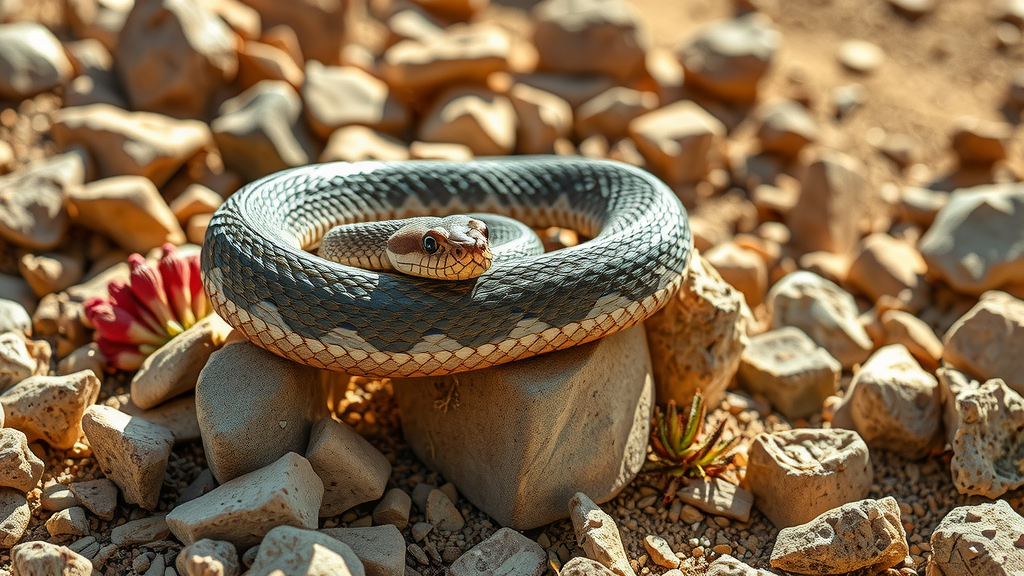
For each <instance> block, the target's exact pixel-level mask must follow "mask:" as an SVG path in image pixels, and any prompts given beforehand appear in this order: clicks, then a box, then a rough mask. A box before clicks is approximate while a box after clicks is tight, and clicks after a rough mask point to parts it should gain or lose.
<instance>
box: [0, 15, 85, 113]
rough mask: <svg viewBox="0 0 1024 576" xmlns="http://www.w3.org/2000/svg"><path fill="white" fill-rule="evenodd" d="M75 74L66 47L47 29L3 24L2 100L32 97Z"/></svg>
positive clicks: (32, 24) (0, 45)
mask: <svg viewBox="0 0 1024 576" xmlns="http://www.w3.org/2000/svg"><path fill="white" fill-rule="evenodd" d="M72 73H73V69H72V67H71V62H70V61H69V60H68V57H67V54H66V53H65V52H64V47H63V46H61V43H60V41H59V40H57V38H56V37H55V36H54V35H53V33H51V32H50V31H49V29H47V28H46V26H43V25H42V24H39V23H38V22H18V23H16V24H4V25H0V97H3V98H6V99H8V100H22V99H24V98H30V97H32V96H35V95H36V94H39V93H40V92H45V91H47V90H51V89H53V88H56V87H57V86H60V85H62V84H65V83H66V82H67V81H68V80H70V79H71V75H72Z"/></svg>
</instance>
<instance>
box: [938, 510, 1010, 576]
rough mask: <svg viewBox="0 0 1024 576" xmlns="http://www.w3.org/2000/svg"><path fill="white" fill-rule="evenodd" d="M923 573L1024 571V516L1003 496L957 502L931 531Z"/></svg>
mask: <svg viewBox="0 0 1024 576" xmlns="http://www.w3.org/2000/svg"><path fill="white" fill-rule="evenodd" d="M930 543H931V547H932V556H931V558H929V561H928V569H927V572H925V574H926V576H945V575H951V574H971V575H974V576H1011V575H1013V574H1020V573H1021V572H1024V518H1022V517H1021V515H1020V514H1018V513H1016V512H1014V510H1013V508H1011V507H1010V505H1009V504H1008V503H1007V502H1006V501H1005V500H996V501H995V502H986V503H982V504H978V505H977V506H960V507H958V508H954V509H952V510H950V512H949V514H946V517H945V518H943V519H942V522H940V523H939V525H938V526H937V527H936V528H935V530H934V531H932V537H931V542H930Z"/></svg>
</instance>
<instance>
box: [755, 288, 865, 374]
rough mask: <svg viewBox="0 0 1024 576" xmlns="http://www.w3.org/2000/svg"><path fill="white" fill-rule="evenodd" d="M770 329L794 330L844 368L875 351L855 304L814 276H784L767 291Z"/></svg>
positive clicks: (841, 290)
mask: <svg viewBox="0 0 1024 576" xmlns="http://www.w3.org/2000/svg"><path fill="white" fill-rule="evenodd" d="M768 307H769V309H770V310H771V311H772V322H771V326H772V328H773V329H775V328H781V327H783V326H795V327H796V328H799V329H801V330H803V331H804V332H805V333H806V334H807V335H808V336H810V337H811V340H814V341H815V342H817V344H818V345H819V346H821V347H822V348H824V349H825V350H827V351H828V352H829V353H830V354H831V355H832V356H833V357H834V358H835V359H836V360H839V362H840V363H841V364H842V365H843V368H850V367H852V366H853V365H854V364H858V363H860V362H863V361H864V360H866V359H867V357H868V355H869V354H870V353H871V350H872V348H873V347H874V346H873V344H872V342H871V338H869V337H868V335H867V332H865V331H864V327H863V326H861V324H860V322H859V321H858V312H857V303H856V302H855V301H854V299H853V296H850V294H848V293H847V292H845V291H843V289H842V288H840V287H839V286H836V285H835V284H834V283H832V282H830V281H828V280H826V279H824V278H822V277H821V276H818V275H817V274H814V273H813V272H807V271H798V272H793V273H791V274H787V275H786V276H785V277H783V278H782V279H781V280H779V281H778V282H777V283H776V284H775V286H772V289H771V290H769V291H768Z"/></svg>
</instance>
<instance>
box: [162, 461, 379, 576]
mask: <svg viewBox="0 0 1024 576" xmlns="http://www.w3.org/2000/svg"><path fill="white" fill-rule="evenodd" d="M323 490H324V488H323V482H321V481H320V478H318V477H317V475H316V472H314V471H313V467H312V466H310V465H309V462H308V461H307V460H306V459H305V458H303V457H302V456H299V455H298V454H296V453H294V452H289V453H287V454H285V455H284V456H282V457H281V458H280V459H278V460H277V461H276V462H274V463H272V464H270V465H269V466H266V467H264V468H260V469H258V470H255V471H253V472H249V473H248V474H243V475H242V476H239V477H237V478H235V479H234V480H231V481H230V482H226V483H224V484H221V485H220V486H218V487H217V488H214V489H213V490H212V491H211V492H209V493H207V494H204V495H203V496H200V497H198V498H196V499H195V500H191V501H189V502H186V503H184V504H181V505H179V506H178V507H177V508H175V509H174V510H172V511H171V512H170V514H168V515H167V525H168V526H169V527H170V529H171V532H173V533H174V536H175V537H176V538H177V539H178V540H180V541H182V542H184V543H185V544H186V545H187V544H192V543H193V542H195V541H197V540H200V539H203V538H210V539H213V540H225V541H227V542H230V543H232V544H234V545H235V546H236V547H238V548H240V549H243V550H244V549H246V548H249V547H250V546H254V545H256V544H259V543H260V540H262V539H263V537H264V535H266V534H267V533H268V532H270V531H271V529H272V528H274V527H275V526H282V525H287V526H298V527H302V528H309V529H315V528H316V524H317V512H318V511H319V510H320V500H321V498H323ZM261 552H262V548H261ZM268 552H269V548H268ZM353 576H361V574H360V575H353Z"/></svg>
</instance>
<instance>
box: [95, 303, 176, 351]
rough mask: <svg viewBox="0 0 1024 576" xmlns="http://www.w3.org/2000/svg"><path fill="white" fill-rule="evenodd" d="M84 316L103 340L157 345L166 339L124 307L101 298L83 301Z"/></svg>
mask: <svg viewBox="0 0 1024 576" xmlns="http://www.w3.org/2000/svg"><path fill="white" fill-rule="evenodd" d="M85 316H86V318H88V319H89V323H90V324H92V325H93V327H95V328H96V332H97V333H98V334H99V335H100V338H101V339H104V340H109V341H111V342H121V343H124V344H138V343H145V344H154V345H157V346H159V345H161V344H164V343H165V342H167V340H168V338H166V337H163V336H161V335H160V334H157V333H156V332H153V331H152V330H150V329H149V328H147V327H146V326H144V325H143V324H142V323H140V322H138V321H137V320H136V317H135V316H132V314H131V313H130V312H128V311H127V310H125V309H124V308H121V307H120V306H113V305H111V304H110V302H108V301H106V300H103V299H102V298H90V299H89V300H87V301H86V302H85Z"/></svg>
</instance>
